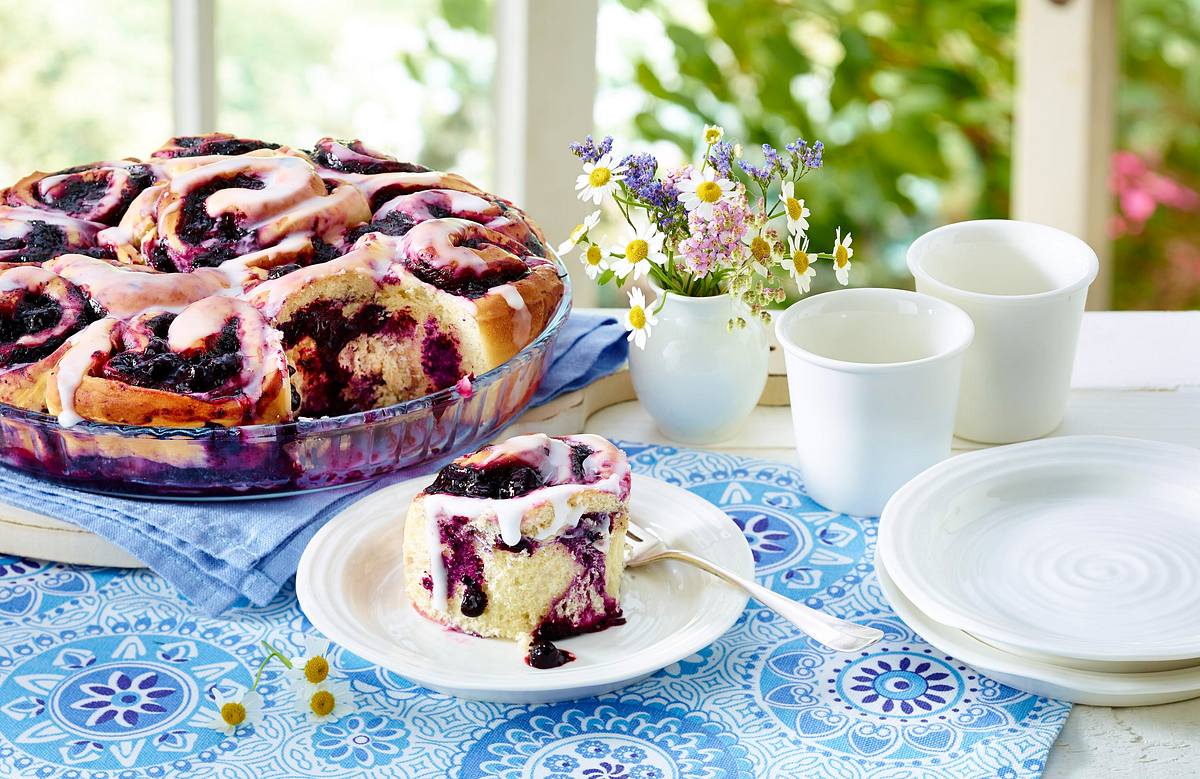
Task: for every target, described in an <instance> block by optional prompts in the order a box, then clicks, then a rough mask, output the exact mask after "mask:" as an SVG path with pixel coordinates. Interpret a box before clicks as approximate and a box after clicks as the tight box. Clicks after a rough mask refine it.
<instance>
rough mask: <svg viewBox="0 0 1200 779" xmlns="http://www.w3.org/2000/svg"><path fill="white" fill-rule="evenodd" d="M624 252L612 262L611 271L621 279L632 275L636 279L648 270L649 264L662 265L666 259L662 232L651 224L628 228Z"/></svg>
mask: <svg viewBox="0 0 1200 779" xmlns="http://www.w3.org/2000/svg"><path fill="white" fill-rule="evenodd" d="M616 253H617V252H613V254H616ZM624 254H625V256H624V257H618V258H617V261H616V262H614V263H613V264H612V269H613V273H615V274H617V278H619V279H621V280H624V279H627V278H629V277H630V276H631V275H632V276H633V280H634V281H637V280H638V279H640V278H642V277H643V276H645V275H646V274H647V273H649V272H650V266H651V264H653V265H662V264H663V263H665V262H666V261H667V255H666V254H664V253H663V236H662V233H660V232H659V231H658V230H656V229H655V227H654V225H652V224H643V225H642V226H641V227H638V228H631V229H630V235H629V241H628V242H627V243H626V244H625V251H624Z"/></svg>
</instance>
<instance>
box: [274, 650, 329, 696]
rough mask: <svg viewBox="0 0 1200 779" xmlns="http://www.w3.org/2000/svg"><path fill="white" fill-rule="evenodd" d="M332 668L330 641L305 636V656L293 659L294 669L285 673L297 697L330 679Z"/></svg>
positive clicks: (289, 669)
mask: <svg viewBox="0 0 1200 779" xmlns="http://www.w3.org/2000/svg"><path fill="white" fill-rule="evenodd" d="M331 668H332V664H331V663H330V662H329V641H328V640H327V639H324V638H318V637H317V636H305V637H304V655H303V656H301V657H295V658H292V667H291V668H288V669H286V670H285V671H284V672H283V673H284V676H286V677H287V679H288V681H290V682H291V684H292V689H293V690H295V691H296V695H298V696H302V695H304V694H305V692H306V691H307V689H308V688H309V687H312V686H314V685H318V684H320V683H321V682H323V681H325V680H326V679H328V678H329V671H330V670H331Z"/></svg>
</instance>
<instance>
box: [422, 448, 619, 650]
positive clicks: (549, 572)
mask: <svg viewBox="0 0 1200 779" xmlns="http://www.w3.org/2000/svg"><path fill="white" fill-rule="evenodd" d="M629 474H630V472H629V464H628V462H627V461H626V458H625V454H624V453H623V452H622V451H621V450H620V449H618V448H617V447H615V446H613V445H612V444H611V443H610V442H608V441H607V440H605V439H603V438H601V437H600V436H595V435H575V436H562V437H551V436H547V435H542V434H536V435H525V436H518V437H516V438H510V439H508V440H507V441H504V442H502V443H498V444H493V445H491V446H485V447H484V448H482V449H480V450H479V451H477V452H475V453H474V454H470V455H465V456H463V457H460V458H458V459H457V460H455V461H454V462H453V463H451V464H449V465H447V466H446V467H445V468H443V469H442V470H441V471H440V472H439V473H438V475H437V477H436V478H435V479H434V480H433V483H432V484H430V485H429V486H428V487H426V488H425V490H424V491H423V492H421V493H420V494H419V495H418V496H417V497H416V498H415V499H414V500H413V502H412V505H411V506H410V507H409V509H408V515H407V518H406V520H405V526H404V581H405V590H406V592H407V594H408V597H409V599H410V600H411V601H412V603H413V606H414V607H415V608H416V609H417V610H418V611H419V612H420V613H421V614H423V615H425V616H426V617H428V618H429V619H432V620H434V621H437V622H440V623H442V624H444V625H448V626H450V627H453V628H455V629H458V630H461V631H463V632H466V633H471V634H473V635H478V636H496V637H501V638H510V639H521V638H523V637H526V636H528V637H530V638H531V639H532V640H533V641H535V642H537V641H543V640H545V641H554V640H557V639H560V638H565V637H567V636H571V635H575V634H578V633H584V632H590V631H595V630H600V629H602V628H605V627H608V626H610V625H613V624H620V622H621V621H622V620H621V609H620V605H619V602H618V598H619V595H620V588H621V578H622V575H623V573H624V569H625V559H624V540H625V531H626V527H627V526H628V520H629V515H628V501H629V486H630V475H629Z"/></svg>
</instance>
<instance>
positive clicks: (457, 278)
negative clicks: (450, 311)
mask: <svg viewBox="0 0 1200 779" xmlns="http://www.w3.org/2000/svg"><path fill="white" fill-rule="evenodd" d="M459 245H460V246H466V247H467V248H480V244H479V242H477V241H469V242H463V243H461V244H459ZM408 269H409V271H411V272H412V274H413V275H414V276H416V277H417V278H418V279H420V280H421V281H424V282H425V283H426V284H432V285H433V286H435V287H437V288H438V289H441V290H445V291H446V292H449V293H451V294H453V295H459V296H461V297H465V298H472V299H473V298H478V297H483V296H484V295H486V294H487V293H488V290H490V289H491V288H492V287H498V286H500V285H501V284H508V283H510V282H513V281H517V280H519V279H523V278H525V277H526V276H528V275H529V267H528V266H527V265H525V263H524V262H521V261H520V260H516V261H514V262H511V263H496V264H494V265H492V266H489V268H488V270H487V271H485V272H484V273H481V274H479V275H475V274H472V273H467V272H462V271H460V272H458V273H455V272H454V270H453V269H451V268H439V267H436V266H434V265H431V264H430V263H428V262H426V261H424V260H416V261H413V262H409V263H408Z"/></svg>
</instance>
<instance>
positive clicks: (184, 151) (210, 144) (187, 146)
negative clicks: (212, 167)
mask: <svg viewBox="0 0 1200 779" xmlns="http://www.w3.org/2000/svg"><path fill="white" fill-rule="evenodd" d="M171 143H172V144H173V145H174V146H175V147H176V148H174V149H170V150H167V151H165V152H162V153H159V154H156V155H155V156H156V157H158V156H161V157H198V156H200V155H202V154H222V155H226V156H236V155H239V154H245V153H247V152H252V151H257V150H258V149H278V148H279V144H277V143H268V142H266V141H256V140H252V139H250V138H220V139H212V138H205V137H204V136H202V135H199V136H197V135H183V136H180V137H178V138H174V139H172V141H171Z"/></svg>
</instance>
